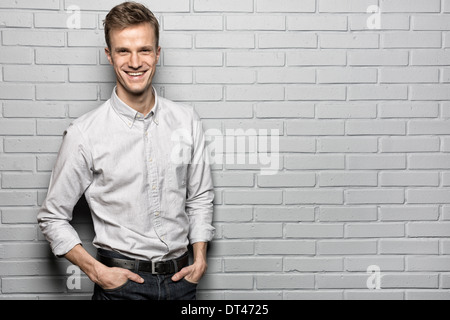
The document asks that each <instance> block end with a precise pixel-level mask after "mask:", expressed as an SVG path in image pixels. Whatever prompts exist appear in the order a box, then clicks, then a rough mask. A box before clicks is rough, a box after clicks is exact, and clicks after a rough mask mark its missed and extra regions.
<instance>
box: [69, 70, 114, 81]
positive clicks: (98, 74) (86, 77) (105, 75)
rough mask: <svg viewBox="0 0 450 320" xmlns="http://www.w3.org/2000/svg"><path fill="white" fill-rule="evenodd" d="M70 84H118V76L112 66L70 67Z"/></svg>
mask: <svg viewBox="0 0 450 320" xmlns="http://www.w3.org/2000/svg"><path fill="white" fill-rule="evenodd" d="M69 81H70V82H116V75H115V73H114V70H113V68H112V67H111V66H104V67H103V66H102V67H97V66H96V67H81V66H77V67H69Z"/></svg>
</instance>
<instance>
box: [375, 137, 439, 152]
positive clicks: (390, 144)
mask: <svg viewBox="0 0 450 320" xmlns="http://www.w3.org/2000/svg"><path fill="white" fill-rule="evenodd" d="M439 146H440V143H439V138H429V137H417V138H416V137H391V138H381V139H380V150H381V152H437V151H439Z"/></svg>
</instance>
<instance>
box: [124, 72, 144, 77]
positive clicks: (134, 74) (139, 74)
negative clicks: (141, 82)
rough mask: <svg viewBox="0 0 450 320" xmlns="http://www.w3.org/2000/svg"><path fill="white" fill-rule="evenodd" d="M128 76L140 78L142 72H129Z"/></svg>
mask: <svg viewBox="0 0 450 320" xmlns="http://www.w3.org/2000/svg"><path fill="white" fill-rule="evenodd" d="M128 74H129V75H130V76H132V77H138V76H142V75H143V74H144V73H143V72H138V73H131V72H129V73H128Z"/></svg>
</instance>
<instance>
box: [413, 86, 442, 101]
mask: <svg viewBox="0 0 450 320" xmlns="http://www.w3.org/2000/svg"><path fill="white" fill-rule="evenodd" d="M449 99H450V85H444V84H441V85H434V86H431V85H412V86H411V100H449Z"/></svg>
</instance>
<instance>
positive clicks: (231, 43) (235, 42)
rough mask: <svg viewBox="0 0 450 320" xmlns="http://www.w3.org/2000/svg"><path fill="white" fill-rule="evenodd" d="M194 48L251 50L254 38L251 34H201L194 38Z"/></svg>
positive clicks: (253, 45)
mask: <svg viewBox="0 0 450 320" xmlns="http://www.w3.org/2000/svg"><path fill="white" fill-rule="evenodd" d="M195 46H196V48H214V49H218V48H222V49H225V48H232V49H253V48H255V37H254V35H253V34H245V33H243V34H241V33H239V34H234V33H216V34H213V33H202V34H198V35H197V36H196V37H195Z"/></svg>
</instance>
